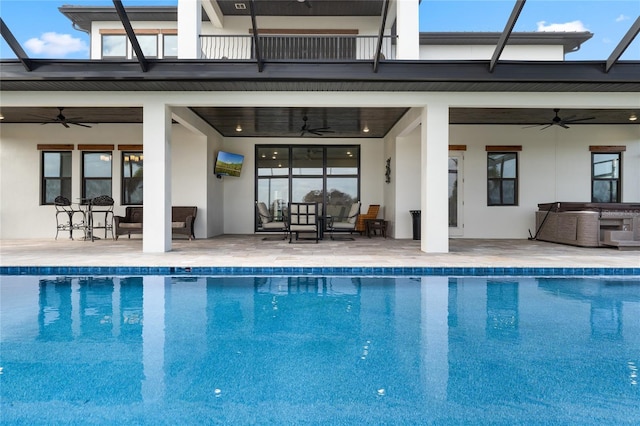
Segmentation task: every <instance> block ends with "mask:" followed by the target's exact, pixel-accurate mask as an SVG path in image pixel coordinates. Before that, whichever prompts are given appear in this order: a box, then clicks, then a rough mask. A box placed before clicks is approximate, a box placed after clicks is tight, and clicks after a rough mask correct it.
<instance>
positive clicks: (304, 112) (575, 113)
mask: <svg viewBox="0 0 640 426" xmlns="http://www.w3.org/2000/svg"><path fill="white" fill-rule="evenodd" d="M191 109H192V110H193V111H194V112H195V113H196V114H198V115H199V116H200V117H201V118H202V119H203V120H205V121H206V122H207V123H208V124H209V125H211V126H212V127H213V128H215V129H216V130H217V131H218V132H219V133H220V134H222V135H223V136H225V137H281V138H282V137H284V138H289V137H300V136H301V134H302V132H301V129H302V126H303V125H304V121H303V117H305V116H306V117H307V123H308V127H309V128H322V127H328V128H329V129H328V130H330V132H329V133H326V134H324V136H322V137H325V138H332V137H333V138H338V137H339V138H380V137H383V136H385V135H386V134H387V133H388V132H389V130H390V129H391V128H392V127H393V126H394V125H395V124H396V123H397V121H398V120H399V119H400V118H401V117H402V116H403V115H404V114H405V112H406V111H407V110H408V108H365V107H361V108H314V107H309V108H300V107H295V108H290V107H275V108H257V107H240V108H226V107H225V108H217V107H197V106H194V107H192V108H191ZM0 112H1V113H2V116H3V117H4V120H2V121H0V123H2V124H9V123H36V124H39V123H53V124H55V123H58V121H59V120H58V119H57V116H58V114H59V113H60V111H59V110H58V108H54V107H33V108H31V107H29V108H26V107H3V108H2V109H0ZM63 115H64V117H65V119H67V120H69V121H72V122H77V123H83V124H88V125H91V126H93V125H97V124H100V123H142V108H135V107H108V108H107V107H105V108H103V107H90V108H89V107H68V108H64V109H63ZM632 115H635V116H636V117H640V111H636V110H630V109H561V110H560V111H559V116H560V117H561V118H562V119H567V118H570V117H571V118H578V119H582V118H589V117H594V118H593V119H590V120H584V121H579V122H576V123H570V124H569V127H573V126H582V125H593V124H616V125H621V124H625V125H640V120H636V121H630V120H629V117H631V116H632ZM554 116H555V113H554V111H553V109H551V108H452V109H451V110H450V113H449V122H450V123H451V124H510V125H520V126H523V127H524V126H531V125H536V124H545V123H550V122H551V121H552V120H553V118H554ZM238 126H240V128H241V129H242V131H237V130H236V129H237V128H238ZM365 127H366V128H368V129H369V132H365V131H364V130H365ZM303 136H304V137H306V138H316V137H318V136H316V135H313V134H309V133H306V132H305V134H304V135H303Z"/></svg>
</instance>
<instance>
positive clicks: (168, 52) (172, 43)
mask: <svg viewBox="0 0 640 426" xmlns="http://www.w3.org/2000/svg"><path fill="white" fill-rule="evenodd" d="M162 57H163V58H177V57H178V36H177V35H175V34H165V35H164V36H163V37H162Z"/></svg>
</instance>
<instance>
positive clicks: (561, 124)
mask: <svg viewBox="0 0 640 426" xmlns="http://www.w3.org/2000/svg"><path fill="white" fill-rule="evenodd" d="M558 126H560V127H564V128H565V129H568V128H569V126H567V125H566V124H564V123H558Z"/></svg>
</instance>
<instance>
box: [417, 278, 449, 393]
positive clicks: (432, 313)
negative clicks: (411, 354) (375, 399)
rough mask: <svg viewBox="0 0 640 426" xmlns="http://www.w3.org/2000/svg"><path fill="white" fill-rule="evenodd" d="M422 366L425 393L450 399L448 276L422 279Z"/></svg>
mask: <svg viewBox="0 0 640 426" xmlns="http://www.w3.org/2000/svg"><path fill="white" fill-rule="evenodd" d="M421 281H422V284H421V301H422V303H421V310H420V312H421V315H422V318H421V323H422V324H421V327H420V328H421V330H422V339H421V340H422V343H421V345H422V350H421V351H420V353H421V354H422V357H423V358H422V368H421V372H420V374H421V375H422V377H423V383H424V384H425V386H426V389H425V394H426V395H430V396H431V397H432V398H434V399H438V400H442V401H444V400H446V399H447V386H448V383H449V323H448V316H449V278H448V277H424V278H421Z"/></svg>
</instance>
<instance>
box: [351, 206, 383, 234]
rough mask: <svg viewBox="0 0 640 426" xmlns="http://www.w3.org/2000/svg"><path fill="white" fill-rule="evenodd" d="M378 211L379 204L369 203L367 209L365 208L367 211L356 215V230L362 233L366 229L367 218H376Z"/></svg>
mask: <svg viewBox="0 0 640 426" xmlns="http://www.w3.org/2000/svg"><path fill="white" fill-rule="evenodd" d="M379 212H380V204H369V209H368V210H367V212H366V213H363V214H361V215H360V216H358V221H357V223H356V231H358V232H360V233H361V234H364V232H365V231H366V230H367V219H377V218H378V213H379Z"/></svg>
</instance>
